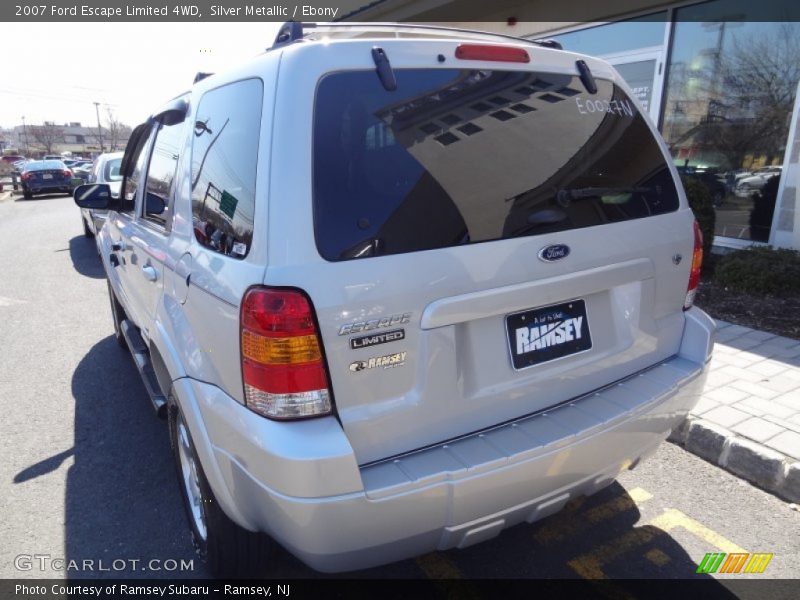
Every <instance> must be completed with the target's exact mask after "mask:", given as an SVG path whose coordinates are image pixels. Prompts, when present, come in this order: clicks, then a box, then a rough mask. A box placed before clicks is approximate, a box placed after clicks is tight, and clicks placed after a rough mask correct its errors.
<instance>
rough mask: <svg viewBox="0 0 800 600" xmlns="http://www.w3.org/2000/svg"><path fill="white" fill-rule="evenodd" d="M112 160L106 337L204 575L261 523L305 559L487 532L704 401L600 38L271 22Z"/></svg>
mask: <svg viewBox="0 0 800 600" xmlns="http://www.w3.org/2000/svg"><path fill="white" fill-rule="evenodd" d="M122 171H123V173H124V175H125V180H124V188H123V193H122V195H121V199H120V200H112V199H111V198H110V196H109V194H108V190H107V188H106V186H103V185H94V186H83V187H81V188H79V189H78V190H77V191H76V193H75V198H76V202H77V203H78V205H79V206H82V207H88V208H103V207H107V206H108V205H109V203H113V204H112V205H111V206H108V207H109V208H110V209H111V211H110V213H109V219H108V221H107V223H106V225H105V226H104V227H103V229H102V231H101V232H100V234H99V235H98V245H99V248H100V253H101V256H102V259H103V263H104V266H105V270H106V273H107V275H108V281H109V293H110V296H111V304H112V312H113V316H114V323H115V327H116V332H117V337H118V339H119V340H120V341H121V343H123V344H124V345H125V346H126V347H128V348H130V350H131V352H132V354H133V357H134V359H135V361H136V364H137V366H138V367H139V369H140V371H141V373H142V376H143V378H144V381H145V384H146V387H147V390H148V392H149V394H150V397H151V399H152V401H153V403H154V405H155V407H156V408H157V409H158V410H159V412H161V414H162V415H165V416H168V418H169V424H170V431H171V436H172V441H173V447H174V451H175V459H176V465H177V473H178V477H179V480H180V487H181V490H182V493H183V497H184V501H185V504H186V508H187V514H188V517H189V522H190V525H191V529H192V532H193V534H194V538H195V540H196V543H197V544H198V547H199V549H200V551H201V553H202V554H203V555H204V556H205V557H206V558H207V560H208V563H209V565H210V567H211V569H212V570H213V571H214V572H217V573H233V572H241V570H244V569H252V568H264V567H266V566H267V564H266V562H265V561H266V555H265V554H264V552H265V551H266V549H267V548H268V546H269V543H268V542H269V541H270V540H274V541H277V542H278V543H279V544H280V545H282V546H283V547H284V548H286V549H288V550H289V551H290V552H292V553H293V554H295V555H296V556H298V557H299V558H300V559H302V560H303V561H305V562H306V563H307V564H309V565H311V566H312V567H314V568H316V569H319V570H323V571H339V570H348V569H354V568H360V567H366V566H370V565H377V564H382V563H386V562H389V561H394V560H399V559H402V558H405V557H409V556H413V555H416V554H419V553H423V552H427V551H430V550H433V549H437V548H438V549H446V548H453V547H459V548H463V547H465V546H468V545H470V544H473V543H476V542H480V541H482V540H485V539H487V538H490V537H492V536H494V535H496V534H497V533H498V532H500V531H501V530H502V529H504V528H505V527H509V526H511V525H514V524H516V523H520V522H523V521H527V522H531V521H535V520H537V519H540V518H542V517H545V516H547V515H549V514H552V513H554V512H556V511H558V510H559V509H560V508H561V507H562V506H563V505H564V504H565V503H566V502H567V501H568V500H569V499H570V498H572V497H574V496H576V495H580V494H591V493H593V492H595V491H596V490H598V489H600V488H601V487H603V486H605V485H607V484H609V483H610V482H611V481H613V479H614V477H615V476H616V475H617V474H618V473H619V472H620V471H621V470H623V469H626V468H630V467H632V466H633V465H636V464H638V462H639V461H640V460H641V459H642V458H643V457H644V456H646V455H647V454H649V453H651V452H652V451H654V449H655V448H656V447H657V446H658V444H659V443H661V442H662V441H663V440H664V439H665V438H666V436H667V435H668V434H669V432H670V430H671V429H672V428H673V427H674V426H676V425H677V424H678V423H679V422H680V421H681V420H682V419H683V418H684V416H685V415H686V413H687V411H688V410H689V409H690V408H691V407H692V406H693V405H694V403H695V402H696V401H697V399H698V397H699V394H700V391H701V389H702V386H703V382H704V377H705V365H706V363H707V361H708V359H709V356H710V353H711V348H712V344H713V339H712V336H713V329H714V327H713V322H712V321H711V320H710V319H709V318H708V317H707V316H706V315H705V314H704V313H703V312H702V311H700V310H699V309H697V308H693V307H692V299H693V296H694V290H695V287H696V285H697V282H698V276H699V263H700V259H701V243H700V236H699V231H698V229H697V226H696V224H694V225H693V222H694V221H693V216H692V213H691V210H690V209H689V207H688V205H687V201H686V198H685V196H684V193H683V190H682V188H681V186H680V183H679V180H678V178H677V174H676V172H675V169H674V168H673V166H672V164H671V160H670V158H669V155H668V153H667V151H666V148H665V146H664V144H663V142H662V141H661V139H660V137H659V135H658V133H657V132H656V130H655V129H654V127H653V124H652V123H651V122H650V120H649V119H648V117H647V116H646V115H645V114H644V113H643V112H642V111H641V109H640V107H639V105H638V104H637V102H636V101H635V100H634V99H632V98H631V96H630V94H629V91H628V89H627V86H626V85H625V84H624V83H623V81H622V80H621V78H620V77H619V75H618V74H617V73H616V72H615V71H614V69H613V68H612V67H610V66H609V65H608V64H606V63H605V62H602V61H599V60H596V59H592V58H590V57H586V56H580V55H577V54H573V53H569V52H565V51H562V50H559V49H558V48H555V47H551V45H548V44H547V43H534V42H526V41H524V40H515V39H506V38H503V37H500V36H492V35H488V34H478V33H468V32H463V31H455V30H446V29H441V28H429V27H409V26H396V27H394V26H370V25H363V26H342V25H339V26H335V25H331V26H319V27H316V26H314V27H312V26H305V28H304V26H302V25H300V24H287V25H286V26H285V27H284V28H283V29H282V31H281V34H280V35H279V37H278V40H277V41H276V44H275V45H274V46H273V47H272V48H271V49H270V50H269V51H267V52H266V53H265V54H263V55H262V56H259V57H257V58H255V59H254V60H253V61H252V62H249V63H247V64H244V65H242V66H241V67H239V68H237V69H235V70H233V71H231V72H229V73H225V74H215V75H212V76H208V77H205V78H202V79H199V80H198V81H197V82H196V83H195V85H194V86H193V88H192V90H191V92H189V93H187V94H186V95H184V96H181V97H179V98H176V99H174V100H173V101H171V102H170V103H168V104H167V105H166V106H164V107H163V108H162V109H161V110H160V111H158V112H156V113H155V114H154V115H153V117H152V118H150V119H149V120H148V121H147V122H146V123H143V124H142V125H140V126H139V127H138V128H136V130H135V131H134V133H133V135H132V136H131V140H130V143H129V145H128V148H127V150H126V152H125V157H124V159H123V164H122ZM251 532H258V533H251ZM263 534H266V535H263Z"/></svg>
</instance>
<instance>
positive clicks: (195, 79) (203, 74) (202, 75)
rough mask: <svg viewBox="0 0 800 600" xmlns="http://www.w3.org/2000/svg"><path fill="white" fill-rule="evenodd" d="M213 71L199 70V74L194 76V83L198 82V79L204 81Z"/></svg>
mask: <svg viewBox="0 0 800 600" xmlns="http://www.w3.org/2000/svg"><path fill="white" fill-rule="evenodd" d="M212 75H213V73H205V72H203V71H198V72H197V75H195V76H194V81H192V83H193V84H194V83H197V82H198V81H203V79H205V78H206V77H211V76H212Z"/></svg>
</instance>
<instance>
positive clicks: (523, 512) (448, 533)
mask: <svg viewBox="0 0 800 600" xmlns="http://www.w3.org/2000/svg"><path fill="white" fill-rule="evenodd" d="M713 332H714V323H713V321H712V320H711V319H710V318H709V317H708V316H707V315H705V313H703V312H702V311H700V310H699V309H692V310H691V311H689V312H687V313H686V326H685V331H684V337H683V343H682V345H681V348H680V351H679V353H678V354H677V355H675V356H673V357H672V358H670V359H668V360H666V361H664V362H662V363H661V364H659V365H656V366H654V367H652V368H650V369H647V370H645V371H643V372H641V373H637V374H636V375H634V376H633V377H630V378H628V379H626V380H624V381H621V382H618V383H616V384H614V385H612V386H609V387H607V388H604V389H602V390H598V391H596V392H594V393H591V394H589V395H587V396H584V397H582V398H579V399H576V400H574V401H572V402H569V403H567V404H565V405H562V406H559V407H557V408H554V409H551V410H548V411H547V412H544V413H539V414H536V415H533V416H529V417H526V418H524V419H520V420H518V421H516V422H513V423H509V424H506V425H503V426H501V427H497V428H494V429H491V430H487V431H484V432H481V433H480V434H474V435H471V436H468V437H466V438H463V439H460V440H458V441H455V442H451V443H448V444H443V445H439V446H435V447H432V448H428V449H426V450H423V451H419V452H415V453H412V454H409V455H405V456H402V457H399V458H397V459H395V460H392V461H387V462H381V463H376V464H372V465H368V466H366V467H359V466H358V465H357V463H356V461H355V457H354V455H353V452H352V449H351V448H350V445H349V443H348V441H347V438H346V437H345V435H344V433H343V431H342V429H341V427H340V426H339V424H338V422H337V421H336V420H335V419H334V418H332V417H330V418H322V419H316V420H311V421H306V422H296V423H277V422H273V421H269V420H267V419H264V418H262V417H259V416H258V415H256V414H255V413H252V412H251V411H249V410H248V409H247V408H245V407H243V406H242V405H241V404H239V403H238V402H236V401H235V400H233V399H231V398H230V397H228V396H227V395H226V394H224V393H223V392H222V391H220V390H219V389H218V388H216V387H214V386H210V385H208V384H204V383H200V382H197V381H194V380H189V379H181V380H178V381H177V382H176V389H175V391H176V394H177V396H178V400H179V402H180V403H181V406H182V409H183V411H184V414H185V415H186V418H187V422H188V424H189V427H190V429H191V431H192V436H193V438H194V441H195V446H196V447H197V450H198V453H199V454H200V459H201V462H202V464H203V466H204V470H205V471H206V476H207V477H208V479H209V482H210V483H211V486H212V489H213V490H214V493H215V495H216V496H217V499H218V501H219V502H220V504H221V505H222V507H223V509H224V510H225V511H226V513H228V515H229V516H230V517H231V518H232V519H234V520H235V521H237V522H238V523H239V524H240V525H242V526H244V527H246V528H248V529H251V530H261V531H265V532H267V533H269V534H270V535H272V536H273V537H274V538H275V539H277V540H278V541H279V542H280V543H281V544H282V545H283V546H285V547H286V548H287V549H288V550H289V551H291V552H292V553H293V554H295V555H296V556H298V557H299V558H300V559H302V560H303V561H305V562H306V563H307V564H309V565H310V566H312V567H314V568H316V569H318V570H321V571H342V570H350V569H356V568H363V567H369V566H374V565H378V564H383V563H387V562H391V561H395V560H400V559H403V558H407V557H410V556H414V555H418V554H422V553H425V552H428V551H431V550H434V549H440V550H441V549H447V548H453V547H466V546H469V545H471V544H473V543H477V542H480V541H483V540H485V539H488V538H491V537H493V536H495V535H497V534H498V533H499V532H500V531H501V530H503V529H504V528H506V527H509V526H511V525H514V524H517V523H521V522H524V521H527V522H532V521H536V520H538V519H540V518H543V517H545V516H547V515H550V514H552V513H554V512H557V511H558V510H560V509H561V507H563V505H564V504H565V503H566V502H567V501H568V500H569V499H570V498H573V497H575V496H577V495H582V494H591V493H593V492H595V491H597V490H598V489H600V488H602V487H603V486H605V485H607V484H609V483H611V482H612V481H613V480H614V478H615V477H616V476H617V474H618V473H619V472H620V471H622V470H625V469H628V468H631V467H632V466H635V465H636V464H637V463H638V462H639V461H640V460H641V459H642V458H644V457H645V456H647V455H648V454H650V453H652V452H653V451H655V449H656V448H657V447H658V445H659V444H660V443H661V442H662V441H663V440H664V439H665V438H666V437H667V436H668V435H669V433H670V431H671V430H672V429H673V428H674V427H676V426H677V425H678V424H680V423H681V421H682V420H683V419H684V418H685V417H686V414H687V413H688V411H689V410H690V409H691V408H692V407H693V406H694V404H695V403H696V402H697V400H698V399H699V398H700V395H701V393H702V389H703V386H704V383H705V374H706V369H705V366H706V363H707V361H708V358H709V357H710V354H711V348H712V345H713Z"/></svg>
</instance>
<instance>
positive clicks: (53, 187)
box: [22, 183, 72, 194]
mask: <svg viewBox="0 0 800 600" xmlns="http://www.w3.org/2000/svg"><path fill="white" fill-rule="evenodd" d="M22 189H23V190H25V191H27V192H30V193H31V194H46V193H48V192H71V191H72V185H71V184H70V183H53V184H47V185H36V184H33V185H25V186H23V188H22Z"/></svg>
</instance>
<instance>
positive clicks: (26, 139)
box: [22, 115, 28, 157]
mask: <svg viewBox="0 0 800 600" xmlns="http://www.w3.org/2000/svg"><path fill="white" fill-rule="evenodd" d="M22 133H23V135H24V136H25V156H26V157H27V156H28V130H27V129H25V115H22Z"/></svg>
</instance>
